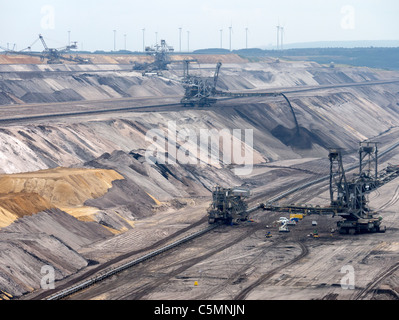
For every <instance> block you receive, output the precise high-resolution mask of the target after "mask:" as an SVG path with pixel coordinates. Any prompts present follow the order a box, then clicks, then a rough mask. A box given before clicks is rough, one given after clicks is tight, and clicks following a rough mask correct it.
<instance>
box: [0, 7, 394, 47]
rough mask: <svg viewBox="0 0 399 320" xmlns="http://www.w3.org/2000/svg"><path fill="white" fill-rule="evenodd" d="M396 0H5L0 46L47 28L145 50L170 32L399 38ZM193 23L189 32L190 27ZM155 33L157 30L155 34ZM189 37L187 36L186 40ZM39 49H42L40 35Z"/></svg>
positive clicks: (258, 38) (257, 38) (46, 32)
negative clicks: (278, 29)
mask: <svg viewBox="0 0 399 320" xmlns="http://www.w3.org/2000/svg"><path fill="white" fill-rule="evenodd" d="M398 15H399V1H398V0H378V1H377V0H302V1H300V0H273V1H269V0H196V1H193V0H140V1H138V0H113V1H110V0H0V46H2V47H7V43H9V46H10V47H12V46H13V45H14V43H15V44H16V45H17V50H20V49H23V48H26V47H28V46H29V45H31V44H32V43H33V42H34V41H35V40H36V39H38V35H39V34H42V35H43V37H44V38H45V39H46V41H47V44H48V46H49V47H55V48H59V47H63V46H65V45H67V43H68V31H70V38H71V40H72V41H77V42H78V46H79V49H82V45H83V49H84V50H89V51H94V50H107V51H108V50H113V49H114V31H113V30H116V49H117V50H120V49H124V48H125V36H124V35H125V34H126V48H127V50H132V51H141V50H142V48H143V31H142V29H143V28H145V32H144V34H145V45H146V46H149V45H153V44H155V41H156V37H157V39H158V41H160V39H165V40H166V42H167V43H168V45H171V46H173V47H174V48H175V50H176V51H179V49H180V40H179V35H180V31H179V28H182V29H181V30H182V31H181V47H182V50H183V51H186V50H187V49H188V46H189V49H190V51H192V50H196V49H202V48H219V47H220V39H221V37H220V35H221V32H220V30H221V29H222V30H223V31H222V46H223V47H224V48H226V49H229V47H230V36H229V27H230V26H231V27H232V37H231V44H232V49H241V48H245V46H246V31H245V29H246V28H248V47H250V48H253V47H262V46H268V45H276V42H277V40H276V35H277V31H276V30H277V29H276V26H277V25H278V24H279V25H281V26H283V27H284V43H285V44H289V43H298V42H313V41H346V40H351V41H352V40H399V36H398V31H399V18H398ZM187 31H189V38H188V33H187ZM156 33H157V36H156ZM188 39H189V42H188ZM33 49H35V50H38V51H41V50H43V47H42V45H41V43H40V42H37V43H36V44H35V46H33Z"/></svg>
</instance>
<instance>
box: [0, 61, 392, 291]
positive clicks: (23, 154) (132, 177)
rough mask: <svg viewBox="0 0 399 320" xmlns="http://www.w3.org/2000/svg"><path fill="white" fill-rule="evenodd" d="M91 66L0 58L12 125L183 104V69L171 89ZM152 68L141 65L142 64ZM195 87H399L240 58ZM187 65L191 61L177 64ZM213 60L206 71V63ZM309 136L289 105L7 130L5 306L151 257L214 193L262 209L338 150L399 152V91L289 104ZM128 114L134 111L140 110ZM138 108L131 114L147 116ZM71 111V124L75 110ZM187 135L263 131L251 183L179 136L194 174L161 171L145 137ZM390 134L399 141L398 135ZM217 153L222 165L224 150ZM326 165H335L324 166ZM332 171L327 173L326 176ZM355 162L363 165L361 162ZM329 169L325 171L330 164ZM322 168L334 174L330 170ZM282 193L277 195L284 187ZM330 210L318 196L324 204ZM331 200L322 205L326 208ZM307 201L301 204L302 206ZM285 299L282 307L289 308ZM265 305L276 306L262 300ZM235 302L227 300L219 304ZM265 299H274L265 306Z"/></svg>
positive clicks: (323, 96)
mask: <svg viewBox="0 0 399 320" xmlns="http://www.w3.org/2000/svg"><path fill="white" fill-rule="evenodd" d="M90 58H91V59H94V58H95V61H94V62H95V64H93V65H73V64H65V65H46V64H42V63H40V62H38V61H33V60H34V58H27V57H8V56H7V57H6V56H2V55H0V63H1V64H0V79H1V81H0V105H1V106H0V116H1V117H2V118H11V117H12V116H15V115H16V116H20V114H19V113H18V112H20V111H18V110H25V109H22V108H30V109H31V110H32V113H33V114H35V113H38V114H39V113H40V112H42V111H41V110H43V109H41V108H48V109H46V110H50V109H51V110H53V111H56V112H58V113H61V112H63V110H65V108H69V109H71V110H73V108H76V109H79V110H84V109H85V108H89V107H90V108H95V107H96V106H97V105H100V104H99V102H100V101H101V102H104V101H105V102H107V104H109V105H113V104H115V105H117V104H118V103H120V102H121V101H123V99H130V98H132V99H134V98H143V100H141V101H140V103H141V104H142V105H143V104H144V105H145V101H147V99H148V101H149V102H148V104H151V101H153V100H152V99H161V100H162V99H171V100H172V101H175V102H179V100H180V98H181V97H182V95H183V93H184V89H183V87H182V85H181V83H180V82H179V79H181V76H182V73H183V66H182V65H181V64H179V63H176V64H171V65H170V70H168V71H165V72H164V73H163V75H162V76H159V77H157V76H150V77H148V76H143V75H142V74H141V73H140V72H136V71H132V63H133V62H134V61H135V59H137V57H136V58H135V57H132V56H124V57H117V56H109V57H107V56H95V57H94V56H90ZM144 58H145V59H147V58H146V57H142V59H141V60H140V61H141V62H142V61H143V59H144ZM194 58H196V59H198V60H199V61H200V66H201V68H198V66H194V65H193V70H192V73H193V74H201V75H202V76H212V75H213V72H214V67H215V63H216V62H217V61H222V62H223V67H222V69H221V73H220V78H219V82H218V88H220V89H221V90H226V91H232V92H234V91H237V92H238V91H243V90H264V89H273V88H289V87H295V86H318V85H331V84H342V83H354V82H364V81H370V82H372V81H377V80H387V79H394V78H398V77H399V74H398V73H395V72H390V71H383V70H372V69H369V68H352V67H346V66H336V67H335V68H329V67H326V66H322V65H318V64H316V63H311V62H306V63H304V62H288V61H280V62H279V63H277V62H275V61H273V60H272V59H269V60H267V59H265V60H264V61H259V62H256V63H255V62H248V61H247V60H245V59H243V58H241V57H239V56H236V55H225V56H196V57H194ZM174 59H176V60H181V59H182V57H179V56H176V57H174ZM201 59H203V60H201ZM287 96H288V97H289V98H290V101H291V103H292V105H293V108H294V111H295V114H296V117H297V119H298V123H299V131H298V132H297V131H296V129H297V128H296V127H295V122H294V119H293V116H292V113H291V110H290V109H289V108H288V106H287V103H286V101H285V100H284V99H281V98H280V97H273V98H265V97H263V98H261V97H255V98H241V99H238V100H226V101H220V102H218V103H217V104H216V105H215V106H212V107H211V108H203V109H195V108H187V109H170V110H169V109H165V110H164V111H162V110H158V111H151V112H145V111H144V110H143V111H137V110H136V111H134V112H125V113H120V112H119V113H103V114H94V115H89V116H86V115H81V116H79V115H76V116H74V117H65V118H63V117H60V118H51V119H50V118H49V119H38V120H34V121H27V122H23V121H19V122H15V123H13V122H8V123H6V122H4V124H3V123H2V124H1V127H0V172H1V175H0V239H1V240H0V297H1V298H3V299H10V298H17V297H21V296H24V295H28V294H29V293H32V292H35V291H37V290H39V289H40V285H41V279H42V277H43V274H42V273H41V268H42V267H43V265H51V266H53V267H54V269H55V271H56V275H55V276H56V280H59V281H61V280H62V279H69V278H71V277H73V276H74V275H77V274H79V273H82V272H84V271H85V270H89V269H90V268H92V267H93V266H95V265H101V264H102V263H106V262H107V261H110V260H111V259H115V258H117V257H118V255H122V254H127V253H128V252H129V251H132V250H139V249H141V248H143V247H146V246H149V245H151V244H153V243H156V242H157V241H160V240H162V239H163V238H166V237H168V236H170V235H171V234H173V233H175V232H177V231H179V230H181V229H184V228H186V227H187V226H189V225H190V224H192V223H194V222H196V221H197V220H200V219H201V218H203V217H205V216H206V207H207V205H208V204H209V201H210V194H211V193H210V191H211V190H212V187H214V186H215V185H217V184H218V185H222V186H225V187H231V186H240V185H244V186H246V187H249V188H251V189H252V190H253V193H254V198H255V199H257V201H258V202H261V201H265V200H267V198H268V196H269V195H270V194H275V193H276V192H277V191H278V190H277V189H278V188H280V191H283V190H284V189H285V188H287V187H290V186H294V185H295V181H293V179H297V180H296V181H306V179H309V177H313V176H314V175H325V174H327V173H328V168H327V167H328V163H327V164H326V155H327V154H328V151H327V150H328V148H329V147H331V146H336V147H341V148H343V149H345V150H347V151H348V152H349V153H350V152H355V151H356V149H357V147H358V142H359V141H363V140H365V139H374V138H376V137H381V138H384V137H385V138H384V139H386V144H387V146H388V145H389V144H392V142H393V140H392V139H396V138H392V137H394V134H395V132H396V131H395V130H396V128H397V127H398V126H399V85H398V84H397V83H392V84H385V85H370V86H361V87H342V88H326V89H320V90H318V91H304V92H300V93H291V94H287ZM129 103H130V104H129ZM135 103H136V102H135V101H134V100H132V101H131V102H128V104H129V106H135ZM69 109H68V110H69ZM170 126H173V128H174V130H175V131H174V132H182V131H183V130H185V129H190V130H193V132H196V133H197V134H199V132H200V130H204V129H206V130H208V132H209V133H210V136H211V137H212V135H213V136H217V135H218V133H219V132H221V130H225V129H227V131H228V132H229V133H230V136H229V137H230V139H233V130H234V129H241V130H245V129H252V130H253V145H252V146H249V145H245V141H244V139H243V142H241V148H242V150H243V152H249V151H250V152H251V153H252V154H253V166H254V167H253V171H252V173H251V174H248V175H246V176H239V175H237V174H235V170H234V169H235V168H237V164H235V163H232V164H226V163H223V162H222V161H218V162H216V163H215V162H212V163H210V162H209V161H207V160H208V159H207V158H204V156H203V155H204V154H207V152H208V145H204V144H201V141H199V140H197V141H195V140H192V141H191V142H193V141H194V142H193V143H191V144H187V141H186V140H184V139H182V137H179V136H177V135H172V136H168V142H174V143H176V146H177V148H180V147H181V146H184V147H185V148H186V149H188V150H189V151H190V153H191V154H192V155H193V156H194V159H195V164H182V163H177V164H176V163H174V164H171V163H166V164H160V163H155V164H154V163H151V162H149V161H148V160H147V158H146V150H147V149H148V147H149V145H150V144H151V141H149V139H148V137H147V134H148V132H150V130H153V129H157V130H158V132H163V133H165V135H167V134H168V133H170V128H171V127H170ZM390 133H392V136H391V135H390ZM216 148H219V149H220V150H219V149H218V150H217V153H218V154H220V158H223V155H224V154H223V152H226V151H225V150H223V148H222V144H220V145H219V146H216ZM321 159H323V160H321ZM319 160H320V162H319ZM352 160H353V159H352ZM323 161H324V162H323ZM318 163H324V167H323V168H322V166H320V167H318ZM277 180H278V181H279V182H278V184H277V183H276V184H273V183H274V182H275V181H277ZM326 198H327V196H324V197H323V195H322V196H320V198H319V202H320V203H322V202H323V201H324V200H325V199H326ZM320 199H321V200H320ZM294 200H295V199H294ZM281 295H282V294H281ZM253 297H254V298H265V297H264V296H262V295H261V294H260V293H256V294H254V296H253ZM221 298H226V297H221ZM266 298H267V297H266Z"/></svg>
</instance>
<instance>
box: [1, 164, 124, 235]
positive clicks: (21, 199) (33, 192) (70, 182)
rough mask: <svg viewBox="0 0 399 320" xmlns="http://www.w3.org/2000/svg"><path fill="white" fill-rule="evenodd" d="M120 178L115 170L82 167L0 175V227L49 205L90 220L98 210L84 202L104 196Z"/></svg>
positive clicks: (50, 207)
mask: <svg viewBox="0 0 399 320" xmlns="http://www.w3.org/2000/svg"><path fill="white" fill-rule="evenodd" d="M121 179H124V178H123V176H121V175H120V174H119V173H117V172H116V171H114V170H105V169H81V168H56V169H49V170H40V171H36V172H28V173H18V174H12V175H0V227H5V226H8V225H9V224H11V223H12V222H14V221H15V220H16V219H18V218H21V217H23V216H26V215H32V214H35V213H38V212H40V211H44V210H46V209H52V208H59V209H61V210H64V209H65V211H66V212H68V213H69V214H71V215H72V216H74V217H76V218H78V219H80V220H86V221H92V219H91V218H90V216H92V215H94V214H95V213H96V212H97V209H96V208H91V207H85V206H84V202H85V201H86V200H89V199H95V198H98V197H101V196H103V195H104V194H106V193H107V192H108V190H109V189H110V188H111V187H112V182H113V181H115V180H121Z"/></svg>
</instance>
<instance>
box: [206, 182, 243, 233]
mask: <svg viewBox="0 0 399 320" xmlns="http://www.w3.org/2000/svg"><path fill="white" fill-rule="evenodd" d="M249 196H250V191H249V190H247V189H243V188H238V187H237V188H222V187H220V186H217V187H215V188H214V189H213V190H212V203H211V205H210V206H209V208H208V222H209V224H214V223H222V224H228V225H231V224H237V223H239V222H240V221H246V220H248V213H247V209H248V204H247V203H246V202H245V200H246V199H247V198H248V197H249Z"/></svg>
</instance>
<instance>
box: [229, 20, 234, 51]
mask: <svg viewBox="0 0 399 320" xmlns="http://www.w3.org/2000/svg"><path fill="white" fill-rule="evenodd" d="M229 29H230V51H231V34H232V33H233V25H232V24H231V25H230V27H229Z"/></svg>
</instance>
